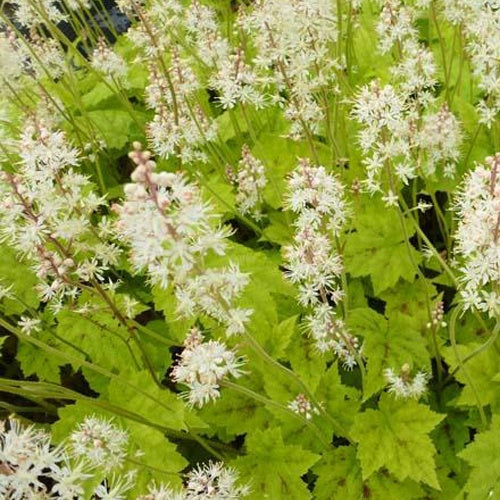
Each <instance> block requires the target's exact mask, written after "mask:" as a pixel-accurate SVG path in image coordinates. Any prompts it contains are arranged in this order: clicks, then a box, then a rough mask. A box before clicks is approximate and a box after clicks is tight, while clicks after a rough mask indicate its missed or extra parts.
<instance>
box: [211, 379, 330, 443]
mask: <svg viewBox="0 0 500 500" xmlns="http://www.w3.org/2000/svg"><path fill="white" fill-rule="evenodd" d="M221 386H222V387H227V388H228V389H232V390H234V391H237V392H239V393H241V394H243V395H245V396H247V397H249V398H251V399H254V400H255V401H259V402H260V403H263V404H264V405H266V406H270V407H272V408H276V409H278V410H281V411H282V412H284V413H286V414H287V415H289V416H291V417H293V418H294V419H295V420H299V421H300V422H302V423H303V424H305V425H307V426H308V427H309V428H310V429H311V430H312V431H313V432H314V433H315V434H316V436H317V437H318V439H319V440H320V441H321V443H322V444H323V446H325V448H327V447H330V443H329V442H328V441H326V439H325V436H324V435H323V433H322V432H321V431H320V430H319V428H318V427H317V426H316V425H315V424H314V423H313V422H311V421H309V420H308V419H306V418H303V417H301V416H300V415H298V414H297V413H295V412H294V411H293V410H291V409H290V408H288V407H287V406H284V405H282V404H281V403H278V402H276V401H273V400H272V399H269V398H266V397H265V396H262V395H261V394H258V393H257V392H255V391H252V390H251V389H248V388H247V387H243V386H241V385H238V384H234V383H233V382H229V381H226V380H223V381H221Z"/></svg>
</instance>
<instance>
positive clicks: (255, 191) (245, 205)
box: [234, 145, 267, 218]
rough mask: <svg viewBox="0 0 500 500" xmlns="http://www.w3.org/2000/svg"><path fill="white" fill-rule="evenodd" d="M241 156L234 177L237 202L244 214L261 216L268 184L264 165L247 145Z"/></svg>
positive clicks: (243, 148)
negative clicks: (261, 207) (261, 206)
mask: <svg viewBox="0 0 500 500" xmlns="http://www.w3.org/2000/svg"><path fill="white" fill-rule="evenodd" d="M241 156H242V158H241V160H240V162H239V163H238V170H237V173H236V175H235V177H234V183H235V184H236V187H237V194H236V204H237V206H238V208H239V209H240V210H241V213H242V214H251V215H252V216H253V217H255V218H259V217H260V215H261V214H260V205H261V204H262V191H263V189H264V188H265V187H266V185H267V179H266V172H265V169H264V165H263V164H262V162H261V161H260V160H258V159H257V158H255V157H254V156H253V155H252V154H251V153H250V149H249V147H248V146H247V145H244V146H243V147H242V149H241Z"/></svg>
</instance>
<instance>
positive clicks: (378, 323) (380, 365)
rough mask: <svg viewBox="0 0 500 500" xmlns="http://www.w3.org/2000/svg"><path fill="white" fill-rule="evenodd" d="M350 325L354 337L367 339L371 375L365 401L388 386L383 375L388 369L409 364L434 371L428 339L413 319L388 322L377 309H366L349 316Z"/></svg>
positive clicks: (398, 317) (396, 315)
mask: <svg viewBox="0 0 500 500" xmlns="http://www.w3.org/2000/svg"><path fill="white" fill-rule="evenodd" d="M348 325H349V328H350V331H351V333H352V334H353V335H361V336H362V337H363V338H364V347H363V356H364V357H365V358H366V359H367V376H366V379H365V381H364V383H365V386H364V388H363V399H365V400H366V399H368V398H369V397H371V396H372V395H373V394H375V393H376V392H378V391H379V390H381V389H383V388H384V387H385V385H386V381H385V378H384V375H383V372H384V370H385V369H386V368H393V369H395V370H399V369H400V368H401V366H402V365H404V364H405V363H408V364H409V365H410V367H412V368H415V369H422V368H427V369H428V368H430V363H429V354H428V352H427V349H426V348H425V340H424V339H423V338H422V336H421V333H420V331H419V330H418V329H417V323H416V322H415V321H414V320H412V318H409V317H408V316H405V315H403V314H401V313H394V315H393V316H391V317H390V318H389V320H386V319H385V318H384V317H383V316H382V315H380V314H378V313H376V312H375V311H374V310H373V309H368V308H362V309H353V310H352V311H351V312H350V313H349V318H348Z"/></svg>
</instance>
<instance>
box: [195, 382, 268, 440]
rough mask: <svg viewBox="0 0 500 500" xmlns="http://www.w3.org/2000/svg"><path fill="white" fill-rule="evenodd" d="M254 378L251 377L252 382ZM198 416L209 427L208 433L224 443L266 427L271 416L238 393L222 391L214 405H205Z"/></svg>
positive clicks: (253, 401)
mask: <svg viewBox="0 0 500 500" xmlns="http://www.w3.org/2000/svg"><path fill="white" fill-rule="evenodd" d="M254 378H255V376H252V380H253V379H254ZM200 416H201V417H202V418H203V420H204V421H205V422H207V423H208V424H209V425H210V432H211V433H212V432H214V433H216V434H217V435H218V436H219V437H220V438H221V439H222V440H224V441H232V440H233V439H234V437H235V436H238V435H243V434H247V433H249V432H252V431H254V430H255V429H263V428H266V427H267V426H268V423H269V421H270V420H271V418H272V417H271V415H270V414H269V412H268V411H267V410H266V408H264V407H263V406H262V404H261V403H258V402H256V401H255V400H253V399H250V398H248V397H247V396H244V395H242V394H240V393H238V392H235V391H230V390H224V391H223V393H222V397H221V398H220V399H219V400H218V401H216V402H215V403H214V404H207V405H205V406H204V407H203V408H202V409H201V411H200Z"/></svg>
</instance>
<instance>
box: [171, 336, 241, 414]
mask: <svg viewBox="0 0 500 500" xmlns="http://www.w3.org/2000/svg"><path fill="white" fill-rule="evenodd" d="M243 364H244V360H243V358H241V357H238V356H237V354H236V353H235V351H233V350H230V349H228V348H227V347H226V346H225V344H223V343H222V342H219V341H216V340H209V341H208V342H203V336H202V335H201V332H200V331H199V330H198V329H197V328H193V329H192V330H191V331H190V332H189V334H188V336H187V338H186V340H185V342H184V350H183V351H182V353H181V355H180V356H179V359H178V361H177V363H176V365H175V366H174V368H173V370H172V374H171V377H172V379H173V380H174V381H175V382H177V383H181V384H184V385H187V386H188V387H189V392H187V393H184V394H183V396H184V397H185V398H186V399H187V401H188V403H189V405H191V406H199V407H201V406H203V405H204V404H205V403H207V402H209V401H210V400H215V399H217V398H218V397H219V396H220V393H219V382H220V381H221V380H222V379H224V378H225V377H226V376H228V375H232V376H233V377H236V378H237V377H240V376H241V375H242V372H241V370H240V367H241V366H242V365H243Z"/></svg>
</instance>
